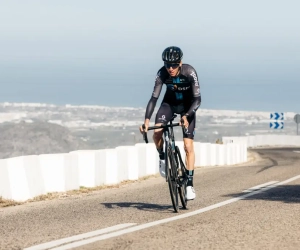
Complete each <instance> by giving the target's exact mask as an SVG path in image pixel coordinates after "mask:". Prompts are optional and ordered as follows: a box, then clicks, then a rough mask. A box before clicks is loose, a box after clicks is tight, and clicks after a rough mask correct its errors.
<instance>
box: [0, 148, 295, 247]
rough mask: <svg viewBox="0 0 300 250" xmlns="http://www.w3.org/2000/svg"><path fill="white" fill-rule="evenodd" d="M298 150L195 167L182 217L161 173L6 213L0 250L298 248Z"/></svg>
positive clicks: (1, 216) (1, 211) (1, 215)
mask: <svg viewBox="0 0 300 250" xmlns="http://www.w3.org/2000/svg"><path fill="white" fill-rule="evenodd" d="M294 151H299V152H300V149H299V148H277V149H267V148H266V149H256V150H255V152H257V153H258V154H259V155H260V157H259V159H258V160H257V161H256V162H252V163H247V164H244V165H242V166H228V167H212V168H197V169H196V170H195V177H194V186H195V190H196V192H197V197H196V199H195V200H194V201H189V202H188V209H187V210H181V211H180V212H179V213H174V212H173V208H172V206H171V200H170V196H169V190H168V186H167V183H166V182H165V180H164V179H162V178H161V177H160V176H157V177H153V178H151V179H148V180H144V181H140V182H136V183H131V184H127V185H124V186H122V187H120V188H115V189H106V190H101V191H97V192H94V193H91V194H83V195H77V196H74V197H66V198H63V199H56V200H50V201H40V202H34V203H28V204H24V205H20V206H15V207H6V208H0V225H1V226H0V249H24V248H28V249H49V247H50V248H51V249H84V250H91V249H156V250H157V249H280V250H281V249H300V216H299V214H300V153H299V152H294ZM260 184H265V185H263V187H256V188H254V189H250V188H252V187H255V186H258V185H260ZM249 189H250V190H249ZM113 226H116V227H113ZM110 227H113V228H112V229H111V231H109V230H110ZM100 229H103V230H104V231H103V232H102V231H99V230H100ZM95 231H96V232H95ZM86 233H89V234H88V235H84V236H82V237H81V236H78V237H77V238H71V239H65V238H67V237H71V236H75V235H81V234H86ZM59 239H62V241H61V242H54V243H53V245H49V244H46V245H44V247H43V246H42V245H41V246H39V247H37V248H33V246H36V245H40V244H43V243H48V242H52V241H55V240H59ZM59 245H60V247H59Z"/></svg>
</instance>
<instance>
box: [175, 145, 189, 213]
mask: <svg viewBox="0 0 300 250" xmlns="http://www.w3.org/2000/svg"><path fill="white" fill-rule="evenodd" d="M175 155H176V161H177V165H178V166H179V167H180V168H181V176H179V180H180V182H181V183H182V184H181V185H179V186H178V192H179V197H180V201H181V204H182V207H183V208H184V209H186V208H187V199H186V197H185V196H186V184H187V178H186V168H185V165H184V163H183V161H182V158H181V154H180V151H179V148H178V146H176V147H175Z"/></svg>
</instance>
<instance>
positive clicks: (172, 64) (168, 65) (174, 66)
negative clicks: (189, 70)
mask: <svg viewBox="0 0 300 250" xmlns="http://www.w3.org/2000/svg"><path fill="white" fill-rule="evenodd" d="M179 65H180V64H179V63H165V67H166V68H168V69H169V68H171V67H172V69H177V68H178V67H179Z"/></svg>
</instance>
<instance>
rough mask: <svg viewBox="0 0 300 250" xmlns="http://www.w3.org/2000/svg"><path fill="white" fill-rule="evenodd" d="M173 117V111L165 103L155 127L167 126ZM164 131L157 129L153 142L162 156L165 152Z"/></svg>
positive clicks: (158, 112) (162, 105) (161, 107)
mask: <svg viewBox="0 0 300 250" xmlns="http://www.w3.org/2000/svg"><path fill="white" fill-rule="evenodd" d="M172 116H173V111H172V108H171V106H170V105H169V104H168V103H165V102H163V103H162V104H161V106H160V108H159V109H158V111H157V114H156V117H155V126H160V125H162V124H167V123H168V122H169V121H170V120H171V118H172ZM162 135H163V129H155V130H154V134H153V141H154V143H155V146H156V148H157V151H158V152H159V153H160V154H161V153H162V152H163V145H164V140H163V137H162Z"/></svg>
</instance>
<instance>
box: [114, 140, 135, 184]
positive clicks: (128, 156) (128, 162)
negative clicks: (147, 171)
mask: <svg viewBox="0 0 300 250" xmlns="http://www.w3.org/2000/svg"><path fill="white" fill-rule="evenodd" d="M116 150H117V158H118V170H119V172H118V173H119V177H118V178H119V182H122V181H125V180H137V179H138V178H139V171H138V170H139V165H138V154H137V147H135V146H120V147H117V148H116Z"/></svg>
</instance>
